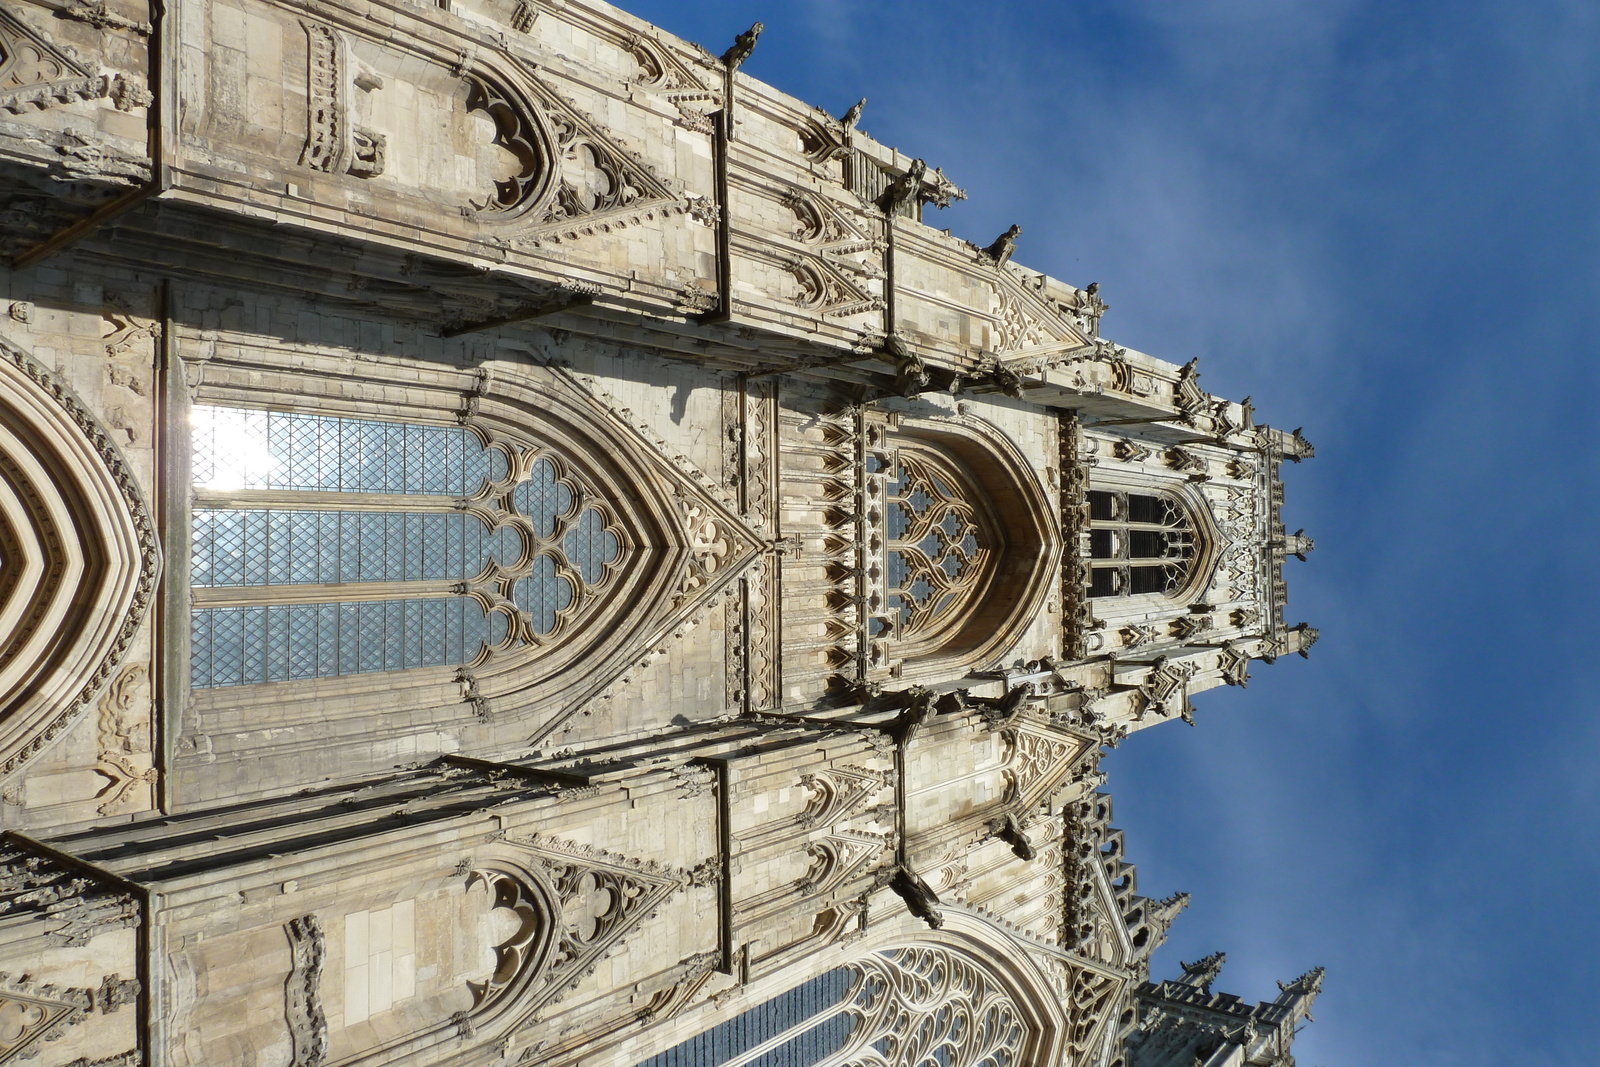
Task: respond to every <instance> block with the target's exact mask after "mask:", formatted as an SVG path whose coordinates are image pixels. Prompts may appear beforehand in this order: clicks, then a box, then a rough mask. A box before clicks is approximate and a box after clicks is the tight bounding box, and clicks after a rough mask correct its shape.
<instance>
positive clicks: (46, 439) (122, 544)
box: [0, 340, 161, 775]
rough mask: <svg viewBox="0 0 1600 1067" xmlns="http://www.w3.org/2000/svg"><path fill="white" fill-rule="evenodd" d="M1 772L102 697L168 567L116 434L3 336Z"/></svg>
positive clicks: (0, 429)
mask: <svg viewBox="0 0 1600 1067" xmlns="http://www.w3.org/2000/svg"><path fill="white" fill-rule="evenodd" d="M0 561H3V565H0V775H6V774H10V773H11V772H13V771H15V770H16V769H17V768H18V767H19V766H21V765H22V763H23V762H24V761H26V760H27V759H29V758H31V757H32V756H33V755H35V754H36V753H38V752H39V751H41V750H42V749H43V748H44V746H45V745H46V744H47V743H48V742H49V741H50V740H51V739H52V738H54V737H56V736H57V735H58V734H59V733H60V732H61V731H62V730H63V729H65V728H66V726H67V725H68V724H69V723H71V722H72V721H73V720H74V719H75V718H76V717H77V716H78V715H79V714H80V713H81V712H82V711H83V709H84V708H86V707H88V706H90V705H91V704H92V702H93V701H94V700H95V698H96V696H97V694H98V692H99V690H100V687H101V686H102V685H104V684H105V682H106V681H107V680H109V679H110V678H111V676H112V674H113V673H114V672H115V670H116V668H117V664H118V662H119V661H120V660H121V659H122V657H123V656H124V654H125V653H126V652H127V650H128V648H129V646H130V645H131V644H132V642H133V640H134V637H135V635H136V634H137V632H138V630H139V628H140V627H141V626H142V625H143V623H144V618H145V614H146V612H147V611H148V610H149V607H150V600H151V596H152V593H153V590H154V588H155V581H156V576H157V574H158V572H159V570H160V566H161V554H160V549H159V548H158V546H157V541H156V537H155V529H154V526H153V524H152V522H151V518H150V512H149V508H148V506H147V505H146V503H145V500H144V496H143V493H142V492H141V491H140V489H139V486H138V483H137V482H136V481H135V479H134V476H133V474H132V472H131V471H130V470H129V469H128V466H127V464H126V462H125V461H124V460H123V457H122V453H121V452H120V451H119V450H118V448H117V446H116V444H115V442H114V441H113V440H112V437H111V434H110V433H109V432H108V431H107V430H106V429H105V427H103V426H102V425H101V424H100V423H99V421H98V420H96V419H95V417H94V416H93V415H91V414H90V413H89V410H88V408H87V407H86V406H85V405H84V404H83V402H82V401H80V400H79V399H78V398H77V397H76V396H75V395H74V394H73V393H72V391H71V390H70V389H68V388H67V387H66V385H65V384H63V383H62V382H61V381H60V380H59V379H57V378H56V377H55V376H54V375H53V374H51V373H50V372H48V371H46V370H45V369H44V368H43V367H42V366H40V365H39V364H38V363H37V362H35V361H34V360H33V359H32V358H31V357H29V356H27V355H26V354H24V353H23V352H22V351H21V350H20V349H17V348H16V347H14V346H12V345H11V344H9V343H7V342H5V341H3V340H0Z"/></svg>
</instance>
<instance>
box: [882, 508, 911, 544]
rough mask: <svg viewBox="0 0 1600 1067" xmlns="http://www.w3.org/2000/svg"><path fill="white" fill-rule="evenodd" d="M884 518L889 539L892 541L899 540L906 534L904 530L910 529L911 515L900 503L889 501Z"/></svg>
mask: <svg viewBox="0 0 1600 1067" xmlns="http://www.w3.org/2000/svg"><path fill="white" fill-rule="evenodd" d="M885 519H886V522H887V525H888V527H889V539H890V540H892V541H898V540H900V539H901V538H902V537H904V536H905V535H906V531H907V530H909V529H911V516H910V515H909V514H908V513H907V512H906V509H905V507H904V506H903V505H901V504H898V503H895V502H893V501H891V502H890V504H889V509H888V512H887V514H886V516H885Z"/></svg>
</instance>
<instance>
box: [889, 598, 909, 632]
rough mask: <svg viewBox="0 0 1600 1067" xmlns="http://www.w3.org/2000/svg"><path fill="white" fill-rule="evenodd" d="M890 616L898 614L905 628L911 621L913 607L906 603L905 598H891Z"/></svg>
mask: <svg viewBox="0 0 1600 1067" xmlns="http://www.w3.org/2000/svg"><path fill="white" fill-rule="evenodd" d="M889 614H891V615H894V614H898V615H899V616H900V625H901V626H905V625H906V624H907V623H909V622H910V621H911V605H910V604H907V603H906V598H905V597H903V596H892V597H890V598H889Z"/></svg>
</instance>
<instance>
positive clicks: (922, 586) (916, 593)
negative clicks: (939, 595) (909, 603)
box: [905, 577, 933, 604]
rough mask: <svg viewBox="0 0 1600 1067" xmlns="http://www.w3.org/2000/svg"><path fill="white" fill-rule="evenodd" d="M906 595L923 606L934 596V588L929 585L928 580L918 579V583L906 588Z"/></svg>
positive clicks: (915, 582)
mask: <svg viewBox="0 0 1600 1067" xmlns="http://www.w3.org/2000/svg"><path fill="white" fill-rule="evenodd" d="M905 593H906V595H907V596H908V597H910V598H911V599H912V600H914V601H916V602H917V603H918V604H921V603H923V602H925V601H926V600H927V599H928V597H930V596H932V595H933V586H932V585H931V584H929V582H928V579H926V578H922V577H918V578H917V580H916V581H914V582H912V583H911V585H910V586H908V587H907V588H906V590H905Z"/></svg>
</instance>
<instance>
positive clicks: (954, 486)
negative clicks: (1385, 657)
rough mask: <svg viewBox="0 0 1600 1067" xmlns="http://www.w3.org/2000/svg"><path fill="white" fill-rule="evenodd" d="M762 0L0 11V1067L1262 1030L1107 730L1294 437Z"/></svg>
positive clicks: (1172, 662) (464, 1060) (1273, 610)
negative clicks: (1154, 859) (1140, 340)
mask: <svg viewBox="0 0 1600 1067" xmlns="http://www.w3.org/2000/svg"><path fill="white" fill-rule="evenodd" d="M760 30H761V27H760V26H759V25H757V26H755V27H752V28H751V29H750V30H749V31H746V32H744V33H741V34H739V35H738V37H737V38H736V39H734V40H733V42H732V45H731V47H729V48H728V49H727V51H726V52H725V53H721V54H715V53H712V52H708V51H706V50H705V49H703V48H701V47H699V46H697V45H694V44H691V43H688V42H685V41H682V40H679V39H676V38H674V37H672V36H671V35H669V34H666V33H664V32H662V31H660V30H659V29H657V28H655V27H653V26H651V25H649V24H647V23H644V22H642V21H641V20H639V19H637V18H634V17H632V16H630V15H629V14H627V13H626V12H623V11H620V10H618V9H616V8H613V7H611V6H609V5H607V4H606V3H603V2H602V0H323V2H318V3H306V2H304V0H162V2H155V0H5V2H4V4H3V5H0V251H3V253H4V256H5V258H6V261H7V264H8V265H7V267H6V268H5V269H4V270H0V279H3V286H4V289H3V297H4V299H3V300H0V827H3V829H4V834H3V836H0V1065H6V1067H9V1065H11V1064H13V1063H19V1064H20V1063H30V1064H38V1065H40V1067H64V1065H79V1067H90V1065H101V1067H108V1065H115V1067H133V1065H150V1067H222V1065H234V1064H239V1065H251V1067H322V1065H329V1067H331V1065H379V1064H383V1065H401V1064H404V1065H412V1067H443V1065H453V1067H469V1065H485V1067H487V1065H511V1064H539V1065H550V1067H566V1065H571V1067H577V1065H595V1067H640V1065H648V1067H712V1065H716V1067H746V1065H750V1067H754V1065H770V1067H784V1065H796V1067H798V1065H808V1067H822V1065H829V1067H832V1065H845V1064H863V1065H865V1064H877V1065H884V1067H934V1065H942V1067H956V1065H961V1067H978V1065H995V1067H998V1065H1016V1067H1031V1065H1061V1067H1091V1065H1092V1067H1178V1065H1181V1067H1188V1065H1189V1064H1191V1063H1194V1064H1199V1063H1204V1064H1207V1065H1210V1067H1226V1065H1244V1064H1250V1065H1256V1067H1288V1065H1290V1064H1291V1063H1292V1056H1291V1054H1290V1042H1291V1041H1292V1038H1293V1034H1294V1030H1295V1029H1296V1028H1297V1026H1298V1025H1299V1024H1300V1023H1301V1022H1302V1021H1303V1020H1304V1018H1305V1017H1306V1015H1307V1009H1308V1008H1309V1006H1310V1003H1311V1000H1312V999H1313V998H1314V997H1315V996H1316V993H1317V990H1318V988H1319V986H1320V983H1321V972H1320V970H1313V971H1310V972H1308V973H1307V974H1305V975H1303V976H1302V977H1300V978H1299V979H1296V980H1295V981H1294V982H1290V983H1287V984H1285V985H1284V987H1283V992H1282V994H1281V996H1279V997H1278V998H1277V999H1275V1000H1273V1001H1271V1002H1267V1003H1262V1004H1259V1005H1249V1004H1243V1003H1241V1002H1240V1001H1239V1000H1238V998H1236V997H1231V996H1228V995H1226V994H1213V993H1212V992H1211V988H1210V987H1211V983H1212V981H1213V979H1215V977H1216V972H1217V969H1218V967H1220V964H1221V959H1220V957H1211V958H1208V959H1206V960H1201V961H1199V962H1197V963H1195V964H1189V965H1185V967H1184V975H1183V977H1182V978H1180V979H1176V980H1173V981H1164V982H1151V981H1150V980H1149V978H1150V975H1149V956H1150V953H1151V951H1152V950H1153V949H1154V948H1155V947H1156V946H1157V945H1159V944H1160V943H1161V942H1162V939H1163V937H1164V936H1165V934H1166V932H1167V930H1168V928H1169V926H1170V924H1171V923H1172V922H1173V920H1174V918H1175V917H1176V916H1177V914H1178V912H1179V911H1181V910H1182V908H1183V906H1184V905H1185V903H1186V902H1187V898H1186V897H1184V896H1182V895H1181V894H1180V895H1177V896H1173V897H1168V898H1166V899H1153V898H1147V897H1144V896H1141V895H1140V894H1139V892H1138V890H1137V886H1136V882H1135V877H1134V871H1133V868H1132V867H1131V866H1130V865H1129V864H1128V862H1127V859H1126V857H1125V856H1124V849H1123V839H1122V835H1121V833H1120V832H1119V831H1118V830H1116V829H1114V828H1113V827H1112V825H1111V801H1110V799H1109V797H1108V795H1107V794H1106V793H1105V792H1104V791H1103V790H1102V788H1101V787H1102V786H1103V785H1104V776H1103V775H1102V773H1101V772H1100V771H1099V770H1098V761H1099V758H1100V755H1101V753H1102V751H1103V748H1104V747H1105V746H1108V745H1109V746H1114V745H1116V744H1117V743H1118V742H1119V741H1121V740H1122V739H1123V738H1125V737H1126V736H1128V735H1129V734H1130V733H1133V732H1135V731H1138V730H1141V729H1144V728H1146V727H1149V726H1153V725H1156V724H1159V723H1163V722H1169V721H1176V720H1178V719H1190V718H1191V715H1192V707H1191V704H1190V698H1191V696H1192V695H1193V694H1195V693H1197V692H1199V691H1202V690H1206V689H1210V688H1214V687H1218V686H1224V685H1235V686H1242V685H1244V684H1245V683H1246V681H1247V678H1248V675H1249V670H1250V666H1251V664H1252V662H1253V661H1256V660H1266V661H1269V662H1270V661H1271V660H1273V659H1274V658H1275V657H1278V656H1284V655H1287V654H1289V653H1293V652H1302V653H1303V652H1304V651H1305V650H1306V649H1307V648H1308V647H1309V646H1310V645H1311V643H1312V642H1313V641H1314V640H1315V639H1316V631H1315V630H1313V629H1311V628H1309V627H1308V626H1306V625H1305V624H1290V623H1288V622H1286V617H1285V599H1286V594H1285V585H1284V578H1283V571H1284V567H1285V560H1286V558H1287V557H1289V556H1299V557H1301V558H1303V557H1304V554H1305V552H1306V551H1308V550H1309V549H1310V548H1311V543H1310V541H1309V540H1308V539H1306V538H1305V536H1304V535H1303V533H1294V534H1289V533H1286V532H1285V525H1284V519H1283V513H1282V510H1283V483H1282V481H1281V477H1280V476H1281V472H1282V469H1283V465H1284V464H1285V462H1291V463H1294V462H1299V461H1300V460H1302V459H1305V458H1307V457H1309V456H1310V455H1311V453H1312V448H1311V445H1310V444H1309V443H1308V442H1307V441H1306V439H1305V438H1304V437H1303V436H1301V434H1300V433H1299V431H1295V432H1292V433H1288V432H1284V431H1282V430H1278V429H1274V428H1271V427H1269V426H1267V425H1265V424H1264V423H1260V422H1258V421H1257V420H1256V418H1255V414H1254V412H1253V410H1252V408H1251V405H1250V403H1249V402H1248V400H1245V401H1243V402H1238V401H1234V400H1229V399H1224V398H1220V397H1216V396H1213V395H1211V394H1209V393H1207V392H1206V391H1205V389H1204V388H1202V386H1201V384H1200V374H1199V372H1198V370H1197V368H1196V366H1195V364H1194V363H1193V362H1191V363H1189V364H1187V365H1183V366H1178V365H1174V364H1171V363H1166V362H1163V361H1162V360H1160V359H1157V358H1153V357H1151V356H1148V355H1145V354H1143V353H1140V352H1136V351H1132V350H1129V349H1127V348H1125V347H1123V346H1121V345H1118V344H1116V343H1115V342H1113V341H1111V340H1108V339H1107V338H1105V337H1104V336H1102V333H1101V318H1102V315H1103V313H1104V312H1105V310H1106V305H1105V303H1104V302H1103V301H1102V300H1101V298H1100V294H1099V292H1098V288H1097V287H1096V286H1093V285H1089V286H1087V287H1086V288H1076V287H1074V286H1072V285H1069V284H1066V283H1063V282H1060V281H1057V280H1055V279H1052V278H1049V277H1046V276H1044V275H1042V274H1039V273H1037V272H1035V271H1032V270H1029V269H1027V268H1026V267H1023V266H1021V265H1019V264H1018V263H1016V262H1013V260H1012V253H1013V251H1014V249H1015V247H1016V244H1017V238H1018V234H1019V232H1020V231H1019V230H1018V229H1016V228H1013V229H1012V230H1011V231H1009V232H1008V233H1006V234H1004V235H1001V237H1000V238H998V239H997V240H996V241H995V242H994V243H993V244H990V245H987V246H982V247H980V246H978V245H974V244H969V243H967V242H965V241H962V240H960V239H958V238H955V237H952V236H951V235H950V234H949V233H948V231H941V230H939V229H936V228H934V227H933V226H931V225H929V224H927V222H925V221H924V215H925V214H929V215H931V214H932V213H933V212H935V211H936V210H937V209H938V208H939V207H940V206H944V205H948V204H949V203H950V201H951V200H952V199H955V198H960V197H961V196H963V193H962V192H961V190H960V189H958V188H957V187H956V186H955V184H954V183H953V182H952V181H951V180H950V179H949V178H947V177H946V175H945V174H944V171H943V170H942V169H940V168H930V167H929V165H928V164H927V163H926V162H924V161H923V160H921V159H917V158H909V157H907V156H905V155H903V154H901V153H900V152H898V151H895V150H893V149H890V148H887V147H885V146H884V145H882V144H880V143H878V142H876V141H874V140H873V139H872V138H871V137H869V136H867V135H866V134H865V133H864V132H863V131H862V130H861V129H860V128H859V127H858V122H859V120H860V119H861V117H862V111H861V108H860V107H859V106H858V107H857V108H854V109H852V110H851V111H850V112H849V113H848V114H846V115H845V116H844V117H842V118H836V117H834V116H833V115H830V114H827V113H824V112H822V111H819V110H818V109H816V108H814V107H811V106H808V105H806V104H804V103H802V102H800V101H799V100H796V99H793V98H791V97H789V96H786V95H784V94H783V93H782V92H781V91H779V90H777V89H775V88H773V87H771V86H769V85H766V84H763V83H761V82H759V81H756V80H754V79H752V78H750V77H749V76H748V75H746V74H745V73H743V72H742V71H741V70H740V66H741V65H742V63H743V62H744V60H745V59H746V58H747V57H748V56H749V55H750V54H751V52H752V50H753V49H756V48H758V47H759V41H758V37H759V34H760ZM732 36H733V35H732V33H731V32H730V38H731V37H732ZM950 165H951V166H952V168H953V169H959V161H951V164H950Z"/></svg>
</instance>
